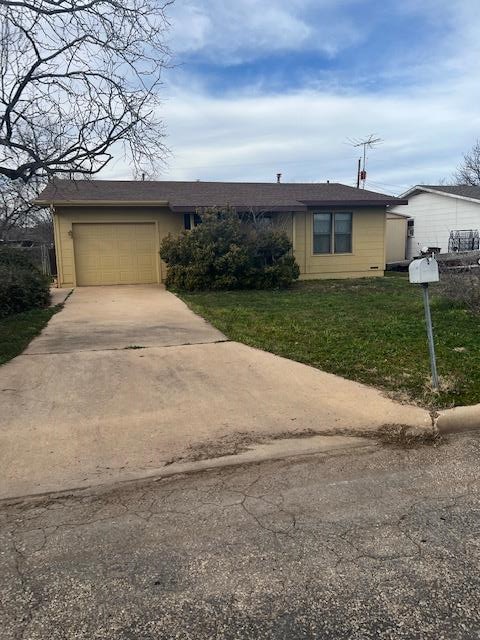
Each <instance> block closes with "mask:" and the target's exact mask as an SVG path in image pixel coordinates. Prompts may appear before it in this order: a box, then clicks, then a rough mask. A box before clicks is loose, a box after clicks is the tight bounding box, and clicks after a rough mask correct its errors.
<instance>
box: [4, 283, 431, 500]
mask: <svg viewBox="0 0 480 640" xmlns="http://www.w3.org/2000/svg"><path fill="white" fill-rule="evenodd" d="M0 401H1V406H2V411H1V414H0V465H1V468H2V475H1V485H0V498H8V497H16V496H22V495H29V494H35V493H44V492H50V491H62V490H68V489H73V488H80V487H88V486H91V485H99V484H105V483H110V482H116V481H120V480H128V479H131V478H138V477H143V476H148V475H154V474H155V472H156V471H161V470H162V469H165V467H166V466H168V465H171V463H172V462H173V463H178V462H181V461H188V460H190V461H191V460H196V459H204V458H209V457H215V456H218V455H225V454H228V453H234V452H236V451H238V450H242V448H244V447H245V446H248V443H249V442H251V441H252V440H253V441H255V440H257V441H258V440H262V439H265V438H267V437H270V436H271V437H273V438H278V437H289V436H290V437H291V436H295V435H299V434H305V433H310V432H314V433H319V434H322V433H327V434H332V433H345V432H347V433H353V434H354V433H358V434H363V433H364V432H366V431H370V432H375V430H377V429H379V428H382V427H383V426H384V425H390V424H397V425H398V424H402V425H410V426H413V427H416V428H420V429H421V428H425V429H427V428H430V419H429V415H428V414H427V412H426V411H424V410H422V409H419V408H416V407H410V406H405V405H399V404H397V403H395V402H393V401H392V400H389V399H387V398H385V397H383V396H382V394H381V393H380V392H379V391H376V390H374V389H371V388H369V387H366V386H363V385H360V384H358V383H355V382H351V381H348V380H344V379H343V378H339V377H337V376H334V375H331V374H327V373H324V372H322V371H318V370H316V369H313V368H311V367H308V366H305V365H302V364H299V363H296V362H292V361H290V360H286V359H284V358H280V357H278V356H275V355H272V354H269V353H265V352H263V351H259V350H256V349H252V348H250V347H247V346H245V345H242V344H238V343H235V342H229V341H227V340H226V338H225V337H224V336H223V335H222V334H221V333H220V332H219V331H217V330H216V329H214V328H213V327H212V326H210V325H209V324H208V323H207V322H205V321H204V320H203V319H202V318H200V317H199V316H197V315H195V314H194V313H193V312H192V311H190V310H189V309H188V307H187V306H186V305H185V304H184V303H183V302H181V301H180V300H179V299H178V298H177V297H176V296H174V295H173V294H171V293H169V292H167V291H165V290H164V289H163V288H162V287H159V286H121V287H85V288H80V289H76V290H75V291H74V292H73V294H72V295H71V296H70V297H69V298H68V300H67V301H66V303H65V308H64V309H63V311H61V312H60V313H58V314H57V315H55V316H54V317H53V319H52V320H51V322H50V323H49V324H48V326H47V328H46V329H45V330H44V331H43V333H42V334H41V335H40V336H39V337H38V338H36V339H35V340H33V342H32V343H31V344H30V346H29V347H28V349H27V350H26V351H25V352H24V353H23V354H22V355H21V356H18V357H17V358H15V359H14V360H12V361H11V362H9V363H8V364H6V365H5V366H3V367H1V368H0Z"/></svg>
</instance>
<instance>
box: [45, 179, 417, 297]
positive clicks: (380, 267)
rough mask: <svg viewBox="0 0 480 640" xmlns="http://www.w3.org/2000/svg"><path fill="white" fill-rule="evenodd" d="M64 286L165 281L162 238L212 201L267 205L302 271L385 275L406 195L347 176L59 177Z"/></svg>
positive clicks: (51, 194)
mask: <svg viewBox="0 0 480 640" xmlns="http://www.w3.org/2000/svg"><path fill="white" fill-rule="evenodd" d="M38 203H39V204H42V205H48V206H50V207H51V210H52V213H53V220H54V231H55V245H56V251H57V266H58V282H59V286H81V285H104V284H136V283H158V282H161V281H163V280H165V276H166V271H165V265H164V264H163V263H162V261H161V260H160V257H159V253H158V252H159V247H160V242H161V240H162V238H164V237H165V236H166V235H167V234H169V233H173V234H177V233H180V232H181V231H182V230H183V229H190V228H191V227H192V226H193V225H195V224H196V223H197V222H198V214H201V212H202V210H203V209H205V208H207V207H225V206H227V205H229V206H231V207H233V208H235V209H236V210H237V211H238V212H254V213H262V214H263V216H265V217H266V218H268V219H270V220H271V224H272V225H273V226H275V227H276V228H280V229H282V230H284V231H286V233H287V234H288V236H289V237H290V239H291V241H292V244H293V250H294V255H295V258H296V260H297V262H298V264H299V267H300V274H301V275H300V277H301V278H302V279H315V278H350V277H362V276H381V275H383V273H384V269H385V219H386V210H387V207H390V206H394V205H401V204H407V201H406V200H402V199H399V198H394V197H392V196H387V195H383V194H380V193H375V192H372V191H365V190H362V189H355V188H353V187H347V186H345V185H342V184H334V183H322V184H287V183H280V184H276V183H241V182H229V183H227V182H198V181H197V182H166V181H158V182H150V181H135V182H134V181H129V182H122V181H105V180H82V181H69V180H55V181H54V182H52V183H50V184H49V185H48V186H47V187H46V189H45V190H44V191H43V193H42V194H41V196H40V197H39V199H38Z"/></svg>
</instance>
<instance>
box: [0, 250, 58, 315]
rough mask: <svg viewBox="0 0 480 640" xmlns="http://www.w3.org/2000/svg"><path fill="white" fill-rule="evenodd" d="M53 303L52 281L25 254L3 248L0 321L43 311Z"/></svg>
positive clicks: (0, 272)
mask: <svg viewBox="0 0 480 640" xmlns="http://www.w3.org/2000/svg"><path fill="white" fill-rule="evenodd" d="M49 301H50V281H49V278H48V277H46V276H44V275H43V274H42V273H41V272H40V271H39V270H38V269H37V268H36V267H35V266H34V265H33V264H32V262H31V261H30V259H29V257H28V256H26V255H25V252H23V251H21V250H19V249H13V248H10V247H0V318H4V317H6V316H9V315H12V314H14V313H20V312H22V311H28V310H29V309H35V308H42V307H45V306H47V304H48V303H49Z"/></svg>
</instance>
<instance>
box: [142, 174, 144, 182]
mask: <svg viewBox="0 0 480 640" xmlns="http://www.w3.org/2000/svg"><path fill="white" fill-rule="evenodd" d="M142 182H145V174H144V173H142Z"/></svg>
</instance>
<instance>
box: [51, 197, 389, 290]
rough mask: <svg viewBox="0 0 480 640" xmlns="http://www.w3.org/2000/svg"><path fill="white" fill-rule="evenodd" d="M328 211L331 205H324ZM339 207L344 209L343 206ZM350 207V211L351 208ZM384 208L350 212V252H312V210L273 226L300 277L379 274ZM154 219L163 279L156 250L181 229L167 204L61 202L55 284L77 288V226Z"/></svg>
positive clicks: (56, 222)
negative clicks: (286, 241) (283, 236)
mask: <svg viewBox="0 0 480 640" xmlns="http://www.w3.org/2000/svg"><path fill="white" fill-rule="evenodd" d="M329 210H331V209H329ZM341 210H342V211H346V210H347V209H344V208H342V209H341ZM350 210H351V209H350ZM385 219H386V215H385V210H384V209H383V208H372V209H363V208H362V209H357V210H355V209H354V210H353V218H352V253H350V254H329V255H315V254H314V253H313V214H312V212H311V211H309V212H306V213H295V214H292V213H284V214H278V215H276V216H274V217H273V224H274V226H275V227H276V228H278V229H281V230H283V231H285V232H286V233H287V235H288V236H289V238H290V239H291V240H292V243H293V247H294V255H295V258H296V260H297V263H298V265H299V267H300V279H303V280H307V279H318V278H355V277H365V276H382V275H383V274H384V270H385ZM82 223H84V224H85V223H87V224H92V223H102V224H108V223H110V224H113V223H117V224H118V223H153V224H154V229H155V234H156V244H157V246H156V251H155V253H156V258H155V259H156V260H157V281H158V282H162V281H164V280H165V276H166V269H165V265H164V264H163V263H162V261H161V260H160V256H159V255H158V249H159V246H160V242H161V239H162V238H163V237H165V236H166V235H167V234H168V233H173V234H177V233H180V231H182V230H183V225H184V221H183V214H181V213H173V212H171V211H170V210H169V209H168V208H167V207H142V206H134V205H129V206H125V207H118V206H105V207H103V206H94V205H89V206H83V207H80V206H74V207H73V206H72V207H68V206H64V207H57V208H56V210H55V212H54V233H55V245H56V252H57V268H58V284H59V286H61V287H69V286H72V287H74V286H77V284H78V283H77V275H76V272H77V270H76V265H75V250H74V231H75V225H76V224H82Z"/></svg>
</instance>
